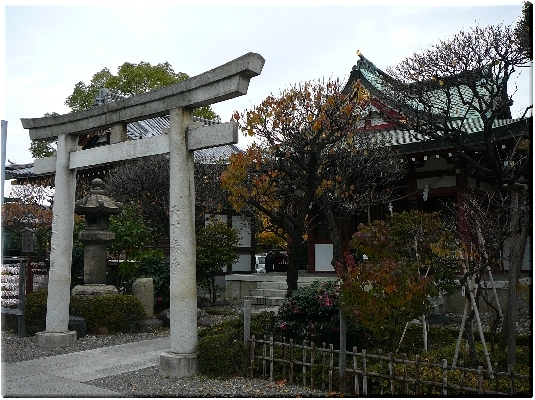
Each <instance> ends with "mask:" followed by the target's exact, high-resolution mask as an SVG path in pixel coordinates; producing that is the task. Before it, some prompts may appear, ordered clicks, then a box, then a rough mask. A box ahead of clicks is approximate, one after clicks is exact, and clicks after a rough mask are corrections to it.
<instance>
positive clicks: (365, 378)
mask: <svg viewBox="0 0 535 400" xmlns="http://www.w3.org/2000/svg"><path fill="white" fill-rule="evenodd" d="M362 395H363V396H364V397H366V396H368V375H367V371H366V349H362Z"/></svg>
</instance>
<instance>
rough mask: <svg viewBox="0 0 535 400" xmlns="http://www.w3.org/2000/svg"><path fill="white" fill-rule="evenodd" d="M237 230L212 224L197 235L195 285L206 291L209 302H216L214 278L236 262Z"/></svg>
mask: <svg viewBox="0 0 535 400" xmlns="http://www.w3.org/2000/svg"><path fill="white" fill-rule="evenodd" d="M239 243H240V238H239V236H238V230H237V229H234V228H230V227H228V226H227V224H226V223H223V222H219V221H217V222H213V223H210V224H208V225H206V226H205V227H204V228H202V229H200V230H199V232H198V233H197V263H196V264H197V283H198V284H199V285H200V286H201V287H203V288H205V289H208V293H209V295H210V301H211V302H212V303H215V301H216V284H215V276H216V274H218V273H221V272H222V271H223V268H224V267H226V266H229V265H232V264H233V263H235V262H236V261H238V258H239V256H238V253H237V252H236V250H237V247H238V244H239Z"/></svg>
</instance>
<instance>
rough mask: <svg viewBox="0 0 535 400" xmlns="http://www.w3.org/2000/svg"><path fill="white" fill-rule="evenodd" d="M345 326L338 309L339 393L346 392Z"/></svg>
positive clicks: (343, 317)
mask: <svg viewBox="0 0 535 400" xmlns="http://www.w3.org/2000/svg"><path fill="white" fill-rule="evenodd" d="M346 325H347V324H346V317H345V315H344V314H343V313H342V309H340V357H339V358H338V370H339V371H340V374H339V375H340V393H345V391H346Z"/></svg>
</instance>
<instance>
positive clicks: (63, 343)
mask: <svg viewBox="0 0 535 400" xmlns="http://www.w3.org/2000/svg"><path fill="white" fill-rule="evenodd" d="M35 338H36V342H37V346H39V347H67V346H72V345H73V344H74V343H76V331H67V332H37V333H36V334H35Z"/></svg>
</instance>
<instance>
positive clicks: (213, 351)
mask: <svg viewBox="0 0 535 400" xmlns="http://www.w3.org/2000/svg"><path fill="white" fill-rule="evenodd" d="M274 326H275V317H274V314H273V313H269V312H262V313H259V314H256V315H253V316H251V336H253V335H255V336H257V337H260V336H262V337H263V336H264V335H269V334H271V333H272V332H273V328H274ZM198 359H199V365H200V371H201V373H202V374H204V375H207V376H210V377H220V378H227V377H229V376H232V375H236V374H239V375H244V374H245V373H246V371H247V367H248V355H247V349H246V347H245V346H244V343H243V317H242V318H235V319H232V320H228V321H224V322H222V323H220V324H217V325H214V326H212V327H209V328H205V329H202V330H200V331H199V343H198Z"/></svg>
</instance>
